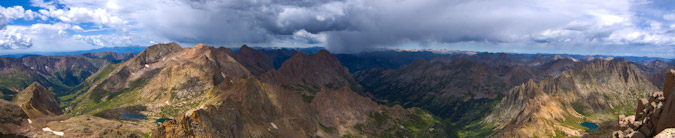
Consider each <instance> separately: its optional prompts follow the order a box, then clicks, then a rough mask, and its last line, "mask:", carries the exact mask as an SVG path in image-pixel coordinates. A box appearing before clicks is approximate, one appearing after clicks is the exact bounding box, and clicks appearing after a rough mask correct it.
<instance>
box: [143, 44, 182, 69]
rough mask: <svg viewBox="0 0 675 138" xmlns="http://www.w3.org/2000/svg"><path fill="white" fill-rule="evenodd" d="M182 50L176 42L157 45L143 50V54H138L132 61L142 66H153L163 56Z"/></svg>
mask: <svg viewBox="0 0 675 138" xmlns="http://www.w3.org/2000/svg"><path fill="white" fill-rule="evenodd" d="M181 49H182V48H181V47H180V45H178V44H176V43H174V42H172V43H168V44H155V45H152V46H150V47H148V48H147V49H145V50H143V52H141V53H140V54H138V56H136V57H135V58H134V59H132V60H134V61H136V63H139V64H140V65H145V64H151V63H155V62H158V61H159V60H161V58H162V57H163V56H165V55H168V54H171V53H174V52H177V51H180V50H181Z"/></svg>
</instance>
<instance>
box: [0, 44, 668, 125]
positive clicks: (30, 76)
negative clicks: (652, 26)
mask: <svg viewBox="0 0 675 138" xmlns="http://www.w3.org/2000/svg"><path fill="white" fill-rule="evenodd" d="M95 52H98V53H84V54H80V53H77V54H75V53H74V54H71V55H52V56H39V55H27V56H13V57H0V91H1V92H2V93H1V94H0V97H1V98H2V99H0V110H2V112H1V113H0V137H154V138H165V137H166V138H173V137H209V138H220V137H233V138H234V137H284V138H304V137H323V138H340V137H359V138H360V137H386V138H389V137H419V138H427V137H640V136H641V137H653V136H657V135H659V134H660V133H662V132H664V133H668V132H675V129H671V127H675V126H673V125H672V124H675V122H674V121H673V120H675V115H674V112H675V105H673V104H674V103H673V101H675V99H674V98H673V96H672V93H675V91H674V89H675V88H674V87H675V71H673V69H675V60H672V59H662V58H648V57H625V58H624V57H608V56H584V55H564V57H563V56H561V55H555V54H515V53H486V52H483V53H477V52H467V51H452V52H437V51H406V50H376V51H367V52H361V53H355V54H333V53H331V52H329V51H327V50H324V49H322V48H320V47H312V48H257V47H249V46H247V45H243V46H241V47H239V48H232V49H230V48H225V47H214V46H208V45H204V44H198V45H195V46H180V45H178V44H176V43H166V44H155V45H152V46H150V47H147V48H146V49H145V50H143V51H142V52H137V53H117V52H99V51H95Z"/></svg>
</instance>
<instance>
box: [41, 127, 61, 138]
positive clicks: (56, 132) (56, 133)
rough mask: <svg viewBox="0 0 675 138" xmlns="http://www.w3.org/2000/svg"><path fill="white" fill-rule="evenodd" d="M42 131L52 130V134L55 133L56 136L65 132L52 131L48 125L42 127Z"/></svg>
mask: <svg viewBox="0 0 675 138" xmlns="http://www.w3.org/2000/svg"><path fill="white" fill-rule="evenodd" d="M42 131H45V132H52V134H54V135H57V136H63V134H65V133H63V132H59V131H53V130H52V129H51V128H49V127H45V128H42Z"/></svg>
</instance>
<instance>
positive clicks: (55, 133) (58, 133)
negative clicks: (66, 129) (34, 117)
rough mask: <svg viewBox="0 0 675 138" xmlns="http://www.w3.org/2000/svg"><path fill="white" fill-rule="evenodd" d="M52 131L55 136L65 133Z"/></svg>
mask: <svg viewBox="0 0 675 138" xmlns="http://www.w3.org/2000/svg"><path fill="white" fill-rule="evenodd" d="M52 133H54V135H57V136H63V134H65V133H63V132H59V131H54V132H52Z"/></svg>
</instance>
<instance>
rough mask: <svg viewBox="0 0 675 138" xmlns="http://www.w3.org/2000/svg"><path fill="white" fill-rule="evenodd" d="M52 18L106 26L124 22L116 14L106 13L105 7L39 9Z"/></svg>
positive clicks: (119, 24)
mask: <svg viewBox="0 0 675 138" xmlns="http://www.w3.org/2000/svg"><path fill="white" fill-rule="evenodd" d="M40 12H41V13H43V14H45V15H47V16H50V17H52V18H56V19H59V20H61V21H63V22H66V23H88V22H91V23H96V24H101V25H106V26H113V27H118V26H122V25H124V24H126V21H124V20H122V18H120V17H118V16H114V15H112V14H110V13H108V10H107V9H102V8H96V9H89V8H83V7H70V8H68V9H67V10H66V9H55V10H52V9H50V10H46V11H40Z"/></svg>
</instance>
